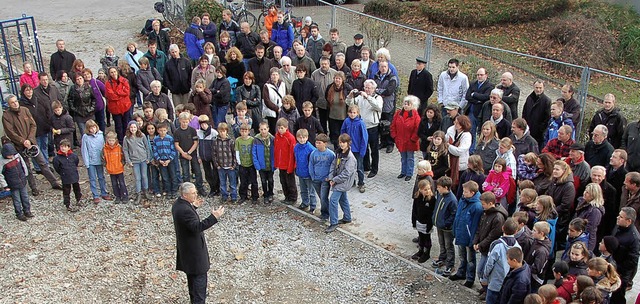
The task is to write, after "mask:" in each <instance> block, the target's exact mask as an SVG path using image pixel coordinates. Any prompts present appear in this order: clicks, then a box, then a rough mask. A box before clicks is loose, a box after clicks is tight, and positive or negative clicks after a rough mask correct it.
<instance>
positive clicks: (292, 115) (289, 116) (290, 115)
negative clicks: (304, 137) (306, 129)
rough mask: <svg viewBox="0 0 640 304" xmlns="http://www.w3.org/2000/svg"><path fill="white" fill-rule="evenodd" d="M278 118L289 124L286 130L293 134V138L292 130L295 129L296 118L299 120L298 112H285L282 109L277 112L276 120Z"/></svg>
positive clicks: (292, 110) (293, 110)
mask: <svg viewBox="0 0 640 304" xmlns="http://www.w3.org/2000/svg"><path fill="white" fill-rule="evenodd" d="M280 118H284V119H286V120H287V121H288V122H289V127H288V130H289V131H290V132H291V134H293V136H295V134H296V133H295V132H293V129H294V127H295V124H296V121H297V120H298V118H300V114H299V113H298V110H296V109H292V108H290V109H289V110H288V111H287V110H285V108H284V107H282V108H280V111H279V112H278V119H280Z"/></svg>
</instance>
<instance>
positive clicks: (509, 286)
mask: <svg viewBox="0 0 640 304" xmlns="http://www.w3.org/2000/svg"><path fill="white" fill-rule="evenodd" d="M530 291H531V268H530V267H529V265H527V264H526V263H523V264H522V266H521V267H520V268H518V269H512V270H511V271H509V273H507V276H506V277H505V278H504V282H503V284H502V288H501V290H500V303H501V304H519V303H523V302H524V298H525V297H526V296H527V295H528V294H529V292H530Z"/></svg>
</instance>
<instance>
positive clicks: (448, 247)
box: [437, 228, 456, 268]
mask: <svg viewBox="0 0 640 304" xmlns="http://www.w3.org/2000/svg"><path fill="white" fill-rule="evenodd" d="M437 231H438V243H439V244H440V255H438V260H440V261H443V262H444V264H445V266H446V267H448V268H453V267H454V266H455V264H456V250H455V247H453V231H451V230H444V229H440V228H437Z"/></svg>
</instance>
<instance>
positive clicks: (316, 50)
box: [306, 34, 325, 67]
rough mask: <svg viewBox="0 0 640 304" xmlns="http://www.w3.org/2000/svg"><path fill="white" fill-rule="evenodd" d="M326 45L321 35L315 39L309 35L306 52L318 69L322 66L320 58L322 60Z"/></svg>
mask: <svg viewBox="0 0 640 304" xmlns="http://www.w3.org/2000/svg"><path fill="white" fill-rule="evenodd" d="M324 44H325V41H324V39H323V38H322V36H320V34H318V37H315V38H314V37H313V36H311V35H309V39H308V40H307V47H306V50H307V54H308V56H309V58H311V59H313V62H314V63H315V64H316V67H319V66H320V58H322V47H323V46H324Z"/></svg>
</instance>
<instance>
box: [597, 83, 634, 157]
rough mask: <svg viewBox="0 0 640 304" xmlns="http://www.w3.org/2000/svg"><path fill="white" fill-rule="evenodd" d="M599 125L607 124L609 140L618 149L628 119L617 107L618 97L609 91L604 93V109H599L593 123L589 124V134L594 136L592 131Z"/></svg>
mask: <svg viewBox="0 0 640 304" xmlns="http://www.w3.org/2000/svg"><path fill="white" fill-rule="evenodd" d="M597 125H605V126H606V127H607V129H608V130H609V133H608V134H607V140H608V141H609V142H610V143H611V145H612V146H613V147H614V148H615V149H618V148H620V144H621V142H622V134H623V133H624V127H625V126H626V125H627V120H626V119H625V118H624V115H622V113H620V111H619V109H618V108H616V97H615V96H614V95H613V94H611V93H609V94H607V95H604V101H603V102H602V109H600V110H598V112H596V114H595V115H593V119H591V123H590V124H589V132H588V133H589V136H592V134H591V132H593V129H595V128H596V126H597Z"/></svg>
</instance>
